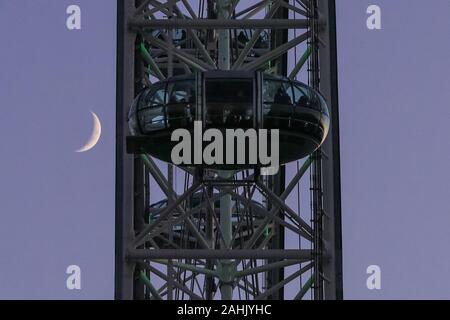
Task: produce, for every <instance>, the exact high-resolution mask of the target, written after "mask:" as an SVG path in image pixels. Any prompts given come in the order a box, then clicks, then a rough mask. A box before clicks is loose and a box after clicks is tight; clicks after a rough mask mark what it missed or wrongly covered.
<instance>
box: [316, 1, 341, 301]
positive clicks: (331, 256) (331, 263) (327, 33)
mask: <svg viewBox="0 0 450 320" xmlns="http://www.w3.org/2000/svg"><path fill="white" fill-rule="evenodd" d="M318 11H319V15H320V16H321V17H323V18H324V20H325V21H326V22H327V25H326V26H325V28H323V29H322V30H321V31H320V34H319V36H320V39H321V40H322V41H323V42H324V43H323V46H321V48H320V50H319V61H320V62H319V63H320V91H321V92H322V94H323V95H324V96H325V98H326V99H327V102H328V105H329V106H330V109H331V110H330V116H331V126H330V131H329V133H328V137H327V139H326V141H325V143H324V144H323V146H322V151H323V154H324V156H323V157H322V187H323V211H324V216H323V241H324V243H325V250H326V253H327V255H328V259H326V260H324V264H323V275H324V277H325V279H326V281H325V283H324V298H325V299H342V298H343V293H342V235H341V232H342V228H341V181H340V180H341V178H340V156H339V154H340V150H339V107H338V73H337V46H336V7H335V0H329V1H318Z"/></svg>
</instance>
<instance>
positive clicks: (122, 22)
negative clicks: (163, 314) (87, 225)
mask: <svg viewBox="0 0 450 320" xmlns="http://www.w3.org/2000/svg"><path fill="white" fill-rule="evenodd" d="M134 10H135V1H134V0H118V1H117V84H116V86H117V87H116V95H117V97H116V104H117V106H116V218H115V223H116V226H115V228H116V238H115V247H116V248H115V250H116V258H115V294H114V295H115V298H116V299H133V272H134V267H135V265H134V263H131V262H128V261H127V259H126V253H127V245H128V244H130V243H132V240H133V237H134V232H133V228H134V227H133V211H134V207H133V189H134V188H133V184H134V183H133V156H132V155H129V154H127V153H126V135H127V132H128V121H127V114H128V108H129V106H130V104H131V102H132V101H133V98H134V79H135V77H134V55H135V39H136V34H135V33H133V32H132V31H131V30H129V29H128V26H127V17H129V16H131V15H132V14H133V13H134Z"/></svg>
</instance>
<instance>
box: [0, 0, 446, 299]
mask: <svg viewBox="0 0 450 320" xmlns="http://www.w3.org/2000/svg"><path fill="white" fill-rule="evenodd" d="M337 2H338V4H337V9H338V12H337V20H338V49H339V66H338V67H339V81H340V83H339V84H340V110H341V111H340V118H341V148H342V155H341V163H342V192H343V194H342V197H343V198H342V204H343V212H342V215H343V232H344V234H343V239H344V295H345V297H346V298H349V299H354V298H357V299H358V298H367V299H378V298H385V299H391V298H393V299H396V298H407V299H408V298H410V299H416V298H447V299H449V298H450V276H448V274H447V273H448V270H450V255H448V254H447V252H448V244H449V243H450V232H449V226H450V210H449V205H448V199H449V198H450V170H449V169H448V164H449V163H450V148H449V142H448V137H449V135H450V129H449V128H448V124H447V121H448V120H449V119H450V111H449V109H448V104H449V103H448V101H450V90H449V89H448V86H449V84H450V75H449V70H450V42H449V41H448V40H447V39H448V35H447V30H450V19H448V13H449V12H450V2H449V1H447V0H433V1H431V2H430V4H429V5H428V6H427V10H426V11H427V12H428V14H425V10H423V7H424V3H423V1H419V0H396V1H392V0H390V1H388V0H374V1H366V0H339V1H337ZM69 4H78V5H80V6H81V7H82V14H83V16H82V17H83V20H82V30H81V31H68V30H67V29H66V27H65V19H66V14H65V9H66V7H67V6H68V5H69ZM370 4H378V5H379V6H380V7H381V9H382V28H383V29H382V30H379V31H369V30H368V29H367V28H366V17H367V15H366V13H365V12H366V8H367V7H368V6H369V5H370ZM115 17H116V8H115V4H114V1H113V0H96V1H87V0H58V1H52V0H39V1H36V0H24V1H20V3H19V1H14V0H0V38H1V39H2V43H3V45H2V49H1V50H0V65H1V72H0V104H1V106H2V117H0V150H1V152H2V166H1V167H0V177H1V178H0V213H1V217H2V222H1V223H0V252H1V253H2V254H1V255H0V299H9V298H31V299H36V298H61V299H72V298H74V299H77V298H87V299H90V298H101V299H110V298H113V272H114V160H115V158H114V157H115V155H114V152H115V151H114V135H115V132H114V127H115V109H114V108H115V44H116V40H115V37H116V35H115V30H116V29H115V23H116V21H115V19H116V18H115ZM91 110H92V111H94V112H95V113H97V114H98V115H99V117H100V119H101V121H102V129H103V133H102V137H101V140H100V142H99V144H98V145H97V146H96V148H94V149H93V150H92V151H91V152H87V153H81V154H79V153H75V152H74V150H76V149H78V148H79V147H81V146H82V145H83V144H84V142H85V141H86V140H87V139H88V137H89V135H90V132H91V128H92V117H91V114H90V111H91ZM70 264H78V265H80V267H81V268H82V277H83V282H82V286H83V288H82V290H81V291H68V290H67V289H66V287H65V279H66V274H65V269H66V267H67V266H68V265H70ZM372 264H376V265H379V266H380V267H381V270H382V290H380V291H369V290H368V289H367V288H366V285H365V284H366V277H367V275H366V273H365V272H366V268H367V266H369V265H372Z"/></svg>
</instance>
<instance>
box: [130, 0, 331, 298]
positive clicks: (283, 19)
mask: <svg viewBox="0 0 450 320" xmlns="http://www.w3.org/2000/svg"><path fill="white" fill-rule="evenodd" d="M192 3H193V2H192V1H188V0H172V1H170V0H169V1H157V0H142V1H138V2H137V8H136V10H135V12H134V13H133V14H131V15H128V18H127V20H126V23H127V26H128V29H129V30H131V31H132V32H134V33H135V34H136V36H137V37H136V55H135V65H138V66H140V67H141V68H142V69H143V71H142V72H140V73H138V74H136V75H135V83H141V84H142V82H143V84H144V85H148V84H150V83H151V82H152V81H153V80H155V79H157V80H164V79H166V78H168V77H171V76H173V75H176V74H183V73H191V72H195V71H207V70H214V69H217V68H218V66H219V65H220V61H219V60H220V54H219V52H220V49H221V48H220V41H218V38H219V37H220V36H221V35H220V30H229V32H228V34H227V35H225V36H229V37H230V41H229V42H228V44H229V47H228V48H227V50H228V51H229V53H230V69H232V70H247V71H250V70H264V71H265V72H272V73H279V72H280V70H277V67H276V63H275V62H276V60H277V59H279V58H280V57H282V56H283V55H286V54H288V53H289V52H290V50H292V49H295V48H298V47H299V45H303V47H302V48H303V50H304V54H303V55H302V56H301V57H300V58H299V59H298V60H297V61H295V63H294V66H293V68H292V70H291V72H290V74H288V76H289V77H290V78H292V79H293V78H295V77H296V76H297V75H298V74H299V73H300V71H301V70H305V69H306V68H307V74H308V79H309V80H310V85H311V86H314V87H315V88H318V87H319V83H318V81H317V78H318V76H317V74H318V72H319V71H318V65H317V57H318V51H319V46H320V45H323V43H322V41H321V39H320V36H319V33H318V30H319V29H320V28H321V27H322V25H323V24H322V21H320V19H319V18H318V14H317V11H316V10H317V0H291V1H288V0H261V1H255V3H254V4H253V5H251V6H248V7H244V8H243V7H242V5H241V4H240V3H239V1H237V0H217V1H215V0H208V1H204V0H201V1H197V2H195V3H196V4H197V5H198V6H197V8H195V9H194V8H193V6H192ZM280 10H284V13H285V15H284V16H280V14H279V13H280ZM286 13H288V15H289V16H291V17H292V15H293V16H294V17H295V19H294V18H290V19H289V18H287V16H286ZM283 30H284V31H286V30H296V33H295V34H294V36H292V35H291V36H290V39H288V40H287V41H285V42H282V41H281V42H280V39H277V41H274V39H273V38H274V36H275V35H276V34H277V33H278V34H279V32H280V31H283ZM297 31H298V32H299V33H298V35H297ZM312 35H315V36H312ZM222 36H223V34H222ZM222 49H223V48H222ZM128 74H131V73H127V71H126V70H125V75H128ZM136 93H137V92H135V94H136ZM135 157H136V160H135V162H134V167H135V171H134V172H135V173H134V186H135V187H134V192H133V193H134V205H133V208H134V211H135V212H134V222H133V223H132V226H133V227H132V228H133V229H134V231H133V232H134V237H133V236H131V237H128V238H129V239H128V240H127V241H129V243H127V244H126V250H125V253H124V256H125V258H126V259H125V260H126V262H127V263H126V265H127V267H126V268H132V270H133V271H132V274H133V277H134V278H133V281H134V297H135V298H144V299H169V300H171V299H221V298H222V299H224V298H236V299H282V298H289V299H302V298H305V297H307V293H310V294H311V295H310V297H311V298H316V299H317V298H319V299H320V298H322V293H321V290H322V287H323V283H324V282H327V281H328V280H327V279H326V276H325V275H324V274H323V272H322V264H323V263H324V262H325V261H327V254H326V253H325V252H326V250H325V249H324V248H323V239H322V233H321V232H322V217H323V210H322V190H321V184H322V178H321V171H320V170H321V161H322V160H321V152H317V153H315V154H313V155H311V156H310V157H309V158H308V159H306V160H305V159H304V160H303V161H302V162H299V163H298V164H297V170H295V173H294V174H293V175H292V176H291V179H290V181H287V183H286V184H285V185H284V186H285V188H284V186H283V190H279V192H277V191H276V190H275V189H274V188H273V184H272V183H271V181H270V179H269V178H264V177H262V176H258V175H256V174H255V172H254V171H252V170H245V171H238V172H234V173H233V174H232V176H231V177H229V179H228V181H226V182H225V183H224V182H223V181H220V180H219V179H217V175H214V173H212V172H210V174H211V177H210V178H211V179H206V180H205V179H203V175H201V176H199V174H198V172H197V171H196V170H193V169H186V168H179V169H178V171H182V172H183V175H184V179H185V185H184V191H183V192H181V194H180V193H177V192H176V191H175V188H174V186H173V168H171V166H169V170H168V173H165V172H163V171H162V170H161V167H158V165H157V164H156V163H155V161H154V160H153V159H152V158H151V157H150V156H148V155H145V154H144V155H139V156H138V155H136V156H135ZM138 164H139V165H138ZM136 168H137V169H136ZM141 168H142V169H143V171H140V170H141ZM136 172H137V173H136ZM302 178H303V179H309V181H308V183H309V190H308V191H309V193H310V194H309V197H308V198H307V199H304V200H302V201H309V204H310V208H311V210H310V211H311V212H310V216H309V219H305V216H304V215H303V217H302V215H301V214H300V212H299V208H296V209H294V208H291V207H290V206H289V205H288V204H287V199H288V197H289V196H290V195H292V194H293V193H294V192H295V190H298V188H299V184H300V182H301V181H302ZM150 180H152V181H154V183H155V184H156V185H157V186H158V187H159V188H160V190H161V191H162V192H163V194H164V195H165V197H166V201H165V202H164V201H163V202H162V203H159V205H158V204H155V203H151V201H150V193H151V192H152V191H151V190H150V188H151V187H150V185H151V183H150ZM283 181H284V180H283ZM283 184H284V182H283ZM136 186H138V187H136ZM298 198H299V196H298V195H297V201H298V202H299V201H300V200H299V199H298ZM223 199H227V201H226V202H223ZM223 205H229V206H231V208H230V209H231V212H232V215H231V220H230V221H224V220H223V219H221V215H220V212H219V210H220V207H221V206H223ZM136 212H138V213H137V214H136ZM137 216H138V218H136V217H137ZM281 232H282V234H281V236H280V233H281ZM277 237H278V240H277V241H278V242H277V241H275V240H274V239H275V238H277ZM280 237H282V238H283V239H282V241H281V243H283V244H284V240H285V239H294V240H295V239H296V241H297V242H295V241H294V242H293V243H294V244H295V243H298V245H294V246H293V247H290V248H289V249H287V248H286V247H285V246H284V245H283V246H280V240H279V239H280ZM130 266H132V267H130ZM124 270H125V269H124ZM124 274H125V276H123V278H121V279H125V277H126V273H124ZM121 281H125V280H121ZM123 283H124V282H122V286H124V287H125V285H124V284H123ZM288 287H289V288H290V289H286V288H288ZM288 291H289V292H290V294H287V292H288ZM136 292H138V293H136ZM225 292H227V294H226V295H224V293H225ZM127 294H128V295H125V294H122V296H126V297H129V296H130V294H129V293H127Z"/></svg>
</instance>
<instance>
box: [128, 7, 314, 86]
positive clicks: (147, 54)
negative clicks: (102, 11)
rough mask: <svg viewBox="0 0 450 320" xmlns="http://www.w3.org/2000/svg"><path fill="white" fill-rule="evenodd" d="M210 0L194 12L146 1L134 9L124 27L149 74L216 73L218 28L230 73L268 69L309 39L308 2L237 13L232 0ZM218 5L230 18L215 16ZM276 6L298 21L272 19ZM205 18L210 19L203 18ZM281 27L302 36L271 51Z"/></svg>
mask: <svg viewBox="0 0 450 320" xmlns="http://www.w3.org/2000/svg"><path fill="white" fill-rule="evenodd" d="M200 2H205V1H200ZM208 2H209V4H208V6H205V4H202V3H200V4H199V9H198V10H197V12H196V11H195V10H194V9H193V8H192V6H191V4H190V2H189V1H187V0H173V1H165V2H161V1H157V0H146V1H143V2H142V4H141V5H140V6H139V7H138V8H137V10H136V12H135V14H134V16H133V17H132V18H131V19H129V21H128V23H129V26H130V27H131V28H132V29H133V30H135V31H136V32H137V33H138V34H139V35H140V36H141V40H142V43H141V44H140V45H139V51H140V52H141V54H142V57H143V59H144V61H145V62H146V64H147V65H148V68H147V71H148V72H149V73H150V75H152V76H154V77H155V78H157V79H159V80H163V79H165V78H166V77H167V76H168V75H169V71H170V69H172V68H173V70H174V71H175V73H177V74H179V73H190V72H193V71H207V70H214V69H217V68H218V50H217V49H218V48H217V47H218V44H217V42H218V41H217V40H218V39H217V38H218V36H217V31H218V30H221V29H230V37H231V48H229V50H230V52H231V63H232V64H231V69H232V70H257V69H266V70H267V69H268V70H269V71H270V66H269V65H268V63H269V62H270V61H273V60H274V59H277V58H278V57H280V56H282V55H284V54H286V53H287V52H288V51H289V50H291V49H293V48H295V47H296V46H298V45H299V44H300V43H303V42H305V41H308V40H309V39H310V31H309V29H310V27H311V21H312V20H313V19H311V18H312V16H313V15H312V14H311V13H310V12H311V10H310V7H311V1H309V0H302V1H300V0H296V1H292V4H291V3H290V2H289V1H285V0H262V1H259V2H257V3H255V4H254V5H252V6H250V7H247V8H242V9H241V10H240V11H236V9H237V8H238V7H239V6H238V4H239V1H236V0H235V1H222V2H220V1H218V2H214V1H208ZM222 3H223V5H225V6H226V12H228V15H224V16H223V14H222V15H220V16H217V15H219V14H218V13H215V11H214V8H216V7H217V6H219V5H221V4H222ZM206 7H208V8H209V9H207V8H206ZM280 8H285V9H286V10H287V11H289V12H291V13H292V14H295V15H296V18H295V19H280V18H274V16H275V15H276V13H277V12H278V10H279V9H280ZM208 10H209V11H212V12H207V11H208ZM205 14H208V18H204V16H205ZM211 16H213V17H214V16H217V17H216V18H214V19H212V18H211ZM258 16H259V18H258ZM279 29H284V30H285V29H298V30H303V32H302V33H300V34H299V35H296V36H295V37H293V38H292V39H291V40H289V41H288V42H286V43H283V44H282V45H280V46H278V47H276V48H274V47H273V45H272V44H271V42H270V40H271V39H270V38H271V33H272V32H273V31H274V30H279ZM299 62H301V61H299ZM303 63H304V61H303ZM301 67H302V65H301V64H299V65H298V66H296V67H295V68H294V69H293V71H294V72H293V73H292V74H291V75H290V76H291V77H295V76H296V74H297V73H298V72H299V71H300V69H301Z"/></svg>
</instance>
